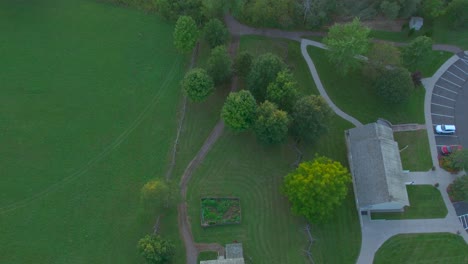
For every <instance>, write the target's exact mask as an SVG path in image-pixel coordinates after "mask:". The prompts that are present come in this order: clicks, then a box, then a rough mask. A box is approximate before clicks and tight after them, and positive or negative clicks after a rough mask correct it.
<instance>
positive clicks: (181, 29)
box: [174, 16, 199, 53]
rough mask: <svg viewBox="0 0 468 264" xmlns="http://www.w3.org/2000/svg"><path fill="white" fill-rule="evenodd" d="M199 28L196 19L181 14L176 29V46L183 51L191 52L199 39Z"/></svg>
mask: <svg viewBox="0 0 468 264" xmlns="http://www.w3.org/2000/svg"><path fill="white" fill-rule="evenodd" d="M198 35H199V32H198V28H197V24H196V23H195V20H193V18H191V17H189V16H180V17H179V19H177V22H176V25H175V29H174V46H175V47H176V49H177V50H179V51H180V52H182V53H188V52H190V51H191V50H192V49H193V48H194V47H195V44H196V43H197V40H198Z"/></svg>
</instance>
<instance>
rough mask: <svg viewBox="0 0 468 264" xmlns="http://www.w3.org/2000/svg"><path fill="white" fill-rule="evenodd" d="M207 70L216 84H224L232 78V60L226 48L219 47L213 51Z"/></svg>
mask: <svg viewBox="0 0 468 264" xmlns="http://www.w3.org/2000/svg"><path fill="white" fill-rule="evenodd" d="M206 70H207V72H208V74H209V75H210V76H211V77H212V78H213V81H214V82H215V84H220V83H223V82H225V81H227V80H228V79H229V78H230V77H231V75H232V60H231V57H230V56H229V54H228V52H227V50H226V47H225V46H217V47H215V48H214V49H212V50H211V55H210V57H209V58H208V64H207V69H206Z"/></svg>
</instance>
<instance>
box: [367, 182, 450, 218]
mask: <svg viewBox="0 0 468 264" xmlns="http://www.w3.org/2000/svg"><path fill="white" fill-rule="evenodd" d="M406 189H407V191H408V198H409V201H410V206H409V207H407V208H405V211H404V212H403V213H373V214H372V219H387V220H399V219H427V218H444V217H445V216H446V215H447V207H445V203H444V200H443V198H442V195H441V194H440V191H439V189H437V188H436V187H434V186H432V185H407V186H406Z"/></svg>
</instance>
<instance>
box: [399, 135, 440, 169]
mask: <svg viewBox="0 0 468 264" xmlns="http://www.w3.org/2000/svg"><path fill="white" fill-rule="evenodd" d="M393 136H394V137H395V141H396V142H398V146H399V148H400V149H403V148H404V147H406V146H408V147H407V148H406V149H405V150H403V151H402V152H400V156H401V163H402V165H403V169H405V170H411V171H427V170H429V169H431V168H432V158H431V153H430V149H429V141H428V137H427V131H426V130H417V131H405V132H397V133H394V134H393Z"/></svg>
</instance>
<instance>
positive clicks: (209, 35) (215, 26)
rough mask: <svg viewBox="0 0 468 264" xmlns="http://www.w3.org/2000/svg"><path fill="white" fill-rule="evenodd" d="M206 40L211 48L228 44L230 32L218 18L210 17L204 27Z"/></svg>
mask: <svg viewBox="0 0 468 264" xmlns="http://www.w3.org/2000/svg"><path fill="white" fill-rule="evenodd" d="M203 33H204V37H205V40H206V41H207V42H208V44H209V45H210V47H211V48H213V47H216V46H219V45H224V44H226V42H227V40H228V38H229V32H228V30H227V28H226V27H225V26H224V24H223V22H221V21H220V20H219V19H217V18H213V19H210V20H209V21H208V22H207V23H206V24H205V27H204V28H203Z"/></svg>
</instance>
